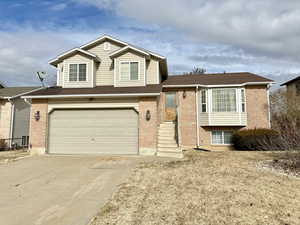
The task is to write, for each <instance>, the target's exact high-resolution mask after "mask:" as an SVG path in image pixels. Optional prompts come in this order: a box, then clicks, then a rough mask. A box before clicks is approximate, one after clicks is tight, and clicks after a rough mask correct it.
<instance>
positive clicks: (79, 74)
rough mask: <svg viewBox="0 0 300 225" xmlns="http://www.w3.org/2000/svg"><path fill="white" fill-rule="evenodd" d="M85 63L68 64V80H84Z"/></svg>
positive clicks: (85, 76)
mask: <svg viewBox="0 0 300 225" xmlns="http://www.w3.org/2000/svg"><path fill="white" fill-rule="evenodd" d="M86 78H87V64H84V63H82V64H70V65H69V81H86Z"/></svg>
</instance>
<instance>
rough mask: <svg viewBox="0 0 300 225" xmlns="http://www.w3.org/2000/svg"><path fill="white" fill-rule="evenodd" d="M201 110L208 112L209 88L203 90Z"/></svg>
mask: <svg viewBox="0 0 300 225" xmlns="http://www.w3.org/2000/svg"><path fill="white" fill-rule="evenodd" d="M201 112H207V90H205V89H203V90H201Z"/></svg>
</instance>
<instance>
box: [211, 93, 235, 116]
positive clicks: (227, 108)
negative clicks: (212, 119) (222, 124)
mask: <svg viewBox="0 0 300 225" xmlns="http://www.w3.org/2000/svg"><path fill="white" fill-rule="evenodd" d="M212 111H213V112H236V89H233V88H223V89H213V90H212Z"/></svg>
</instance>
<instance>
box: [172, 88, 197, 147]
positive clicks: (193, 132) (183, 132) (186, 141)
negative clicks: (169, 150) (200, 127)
mask: <svg viewBox="0 0 300 225" xmlns="http://www.w3.org/2000/svg"><path fill="white" fill-rule="evenodd" d="M177 99H178V103H179V127H180V142H181V143H180V144H181V146H182V147H196V146H197V120H196V119H197V108H196V91H195V88H194V89H186V90H185V97H184V91H183V90H180V91H178V92H177Z"/></svg>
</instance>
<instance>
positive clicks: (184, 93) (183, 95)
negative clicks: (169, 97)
mask: <svg viewBox="0 0 300 225" xmlns="http://www.w3.org/2000/svg"><path fill="white" fill-rule="evenodd" d="M182 97H183V98H186V91H185V90H184V91H183V93H182Z"/></svg>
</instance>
